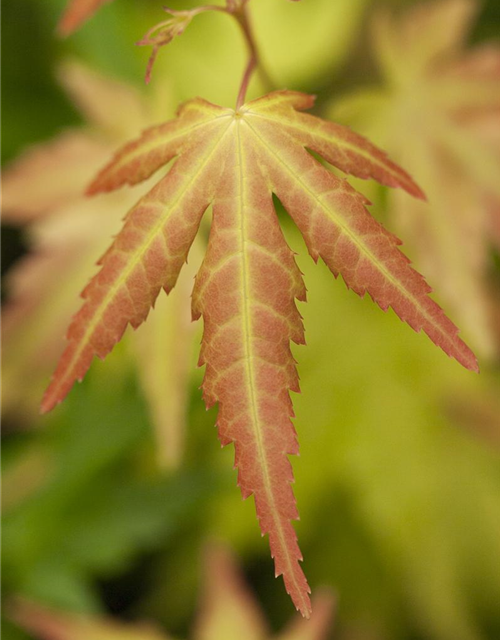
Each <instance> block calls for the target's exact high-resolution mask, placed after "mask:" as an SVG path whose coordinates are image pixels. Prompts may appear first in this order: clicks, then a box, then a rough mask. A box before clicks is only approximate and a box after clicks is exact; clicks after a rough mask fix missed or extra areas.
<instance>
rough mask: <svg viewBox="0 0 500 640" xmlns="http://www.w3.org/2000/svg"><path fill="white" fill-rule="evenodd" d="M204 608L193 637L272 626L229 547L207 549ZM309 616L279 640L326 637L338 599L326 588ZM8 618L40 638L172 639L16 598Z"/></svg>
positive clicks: (230, 635) (201, 639)
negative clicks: (246, 582) (310, 617)
mask: <svg viewBox="0 0 500 640" xmlns="http://www.w3.org/2000/svg"><path fill="white" fill-rule="evenodd" d="M204 565H205V566H204V574H205V575H204V583H205V584H204V586H203V589H202V592H201V596H200V600H201V606H200V609H199V612H198V616H197V620H196V621H195V623H194V625H193V626H194V629H193V632H192V633H191V634H190V637H191V638H193V640H234V638H235V637H239V638H241V640H265V639H266V638H270V637H271V636H270V633H269V630H268V625H267V622H266V620H265V619H264V616H263V613H262V611H261V610H260V607H259V605H258V604H257V602H256V601H255V598H254V596H253V594H252V592H251V591H250V589H249V588H248V587H247V585H246V584H245V582H244V580H243V576H242V575H241V572H240V570H239V569H238V567H237V565H236V562H235V560H234V559H233V557H232V556H231V554H230V553H229V552H228V550H227V549H225V548H224V547H220V546H215V545H212V546H211V547H209V548H208V549H207V551H206V553H205V562H204ZM315 604H316V605H317V613H315V615H314V617H313V618H312V619H311V620H307V621H305V620H303V619H302V620H297V619H295V620H292V621H291V622H290V623H289V624H288V626H287V627H286V628H285V629H284V630H283V631H282V632H281V633H279V634H278V635H275V634H273V636H272V637H273V638H275V639H276V640H324V639H326V637H327V633H328V631H329V629H331V627H332V626H333V608H334V598H333V596H332V594H331V593H330V592H329V591H328V590H324V591H323V593H321V594H320V595H319V596H318V597H317V598H316V603H315ZM7 609H8V612H9V617H11V618H12V619H13V620H15V621H16V622H17V623H18V624H19V625H21V626H22V627H24V628H25V629H27V630H29V631H31V632H33V633H35V634H36V636H37V637H38V638H40V640H168V639H169V638H170V637H171V636H167V635H166V634H165V633H164V632H163V631H161V630H160V629H157V628H155V627H154V626H153V625H151V624H148V623H135V624H124V623H119V622H118V621H116V620H112V619H105V618H98V617H91V616H82V615H77V614H75V613H70V612H64V611H57V610H51V609H49V608H47V607H44V606H41V605H39V604H37V603H35V602H32V601H28V600H23V599H18V600H15V599H14V600H13V601H12V602H10V603H8V605H7Z"/></svg>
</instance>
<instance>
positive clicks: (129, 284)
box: [42, 91, 477, 616]
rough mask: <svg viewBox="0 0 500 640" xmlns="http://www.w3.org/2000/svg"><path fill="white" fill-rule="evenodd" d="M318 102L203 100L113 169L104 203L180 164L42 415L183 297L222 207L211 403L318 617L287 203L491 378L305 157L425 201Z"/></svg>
mask: <svg viewBox="0 0 500 640" xmlns="http://www.w3.org/2000/svg"><path fill="white" fill-rule="evenodd" d="M311 100H312V99H311V98H310V97H309V96H306V95H304V94H298V93H294V92H287V91H283V92H276V93H273V94H270V95H269V96H266V97H264V98H261V99H259V100H256V101H254V102H250V103H248V104H246V105H244V106H243V107H242V108H241V109H240V110H238V111H236V112H235V111H233V110H232V109H223V108H222V107H217V106H215V105H211V104H209V103H207V102H204V101H202V100H199V99H198V100H195V101H192V102H191V103H188V104H187V105H186V106H184V108H183V109H182V110H181V112H180V114H179V117H178V119H177V120H175V121H173V122H170V123H167V124H165V125H161V126H160V127H155V128H153V129H150V130H149V131H147V132H145V133H144V134H143V136H142V137H141V138H140V139H139V140H138V141H136V142H132V143H130V144H129V145H127V146H126V147H125V148H124V149H123V150H122V151H121V152H119V153H118V154H117V156H116V157H115V159H114V160H112V162H111V163H110V164H109V165H108V166H107V167H106V168H105V169H104V170H103V171H102V172H101V174H100V175H99V176H98V178H97V179H96V181H95V182H94V183H93V185H92V186H91V188H90V192H92V193H94V192H97V191H107V190H110V189H114V188H116V187H118V186H120V185H122V184H125V183H131V184H133V183H135V182H137V181H139V180H143V179H145V178H146V177H149V176H150V175H152V173H154V172H155V171H156V170H158V169H159V168H160V166H162V165H163V164H164V163H166V162H169V161H170V160H171V159H173V157H174V156H178V157H177V160H176V161H175V163H174V164H173V166H172V167H171V168H170V170H169V172H168V173H167V175H166V177H164V178H162V179H161V180H160V182H159V183H158V185H157V186H156V187H155V188H153V190H152V191H151V192H150V193H149V194H148V195H146V196H145V197H144V198H142V200H140V201H139V203H138V204H137V205H136V206H135V207H134V208H133V209H132V211H131V212H130V213H129V214H128V216H127V218H126V223H125V226H124V228H123V231H122V232H121V233H120V235H119V236H118V237H117V238H116V240H115V242H114V243H113V245H112V246H111V249H110V250H109V251H108V253H106V254H105V256H104V257H103V259H102V260H101V266H102V268H101V271H100V272H99V274H98V275H97V276H96V277H95V278H94V279H93V280H92V281H91V283H90V284H89V286H88V287H87V288H86V289H85V291H84V293H83V297H84V298H85V304H84V306H83V307H82V309H81V310H80V312H79V313H78V314H77V315H76V316H75V318H74V320H73V322H72V324H71V326H70V329H69V333H68V338H69V345H68V348H67V350H66V352H65V354H64V355H63V357H62V359H61V361H60V363H59V366H58V368H57V370H56V373H55V375H54V378H53V381H52V383H51V385H50V387H49V389H48V390H47V393H46V396H45V398H44V401H43V406H42V408H43V410H49V409H50V408H52V407H53V406H54V405H55V404H56V403H57V402H59V401H61V400H62V399H63V397H64V396H65V395H66V393H67V392H68V391H69V389H70V387H71V385H72V384H73V382H74V381H75V380H76V379H81V377H82V376H83V375H84V373H85V371H86V370H87V368H88V367H89V365H90V362H91V360H92V357H93V355H98V356H100V357H101V358H102V357H104V356H105V355H106V354H107V353H108V352H109V351H110V350H111V349H112V347H113V345H114V344H115V343H116V342H117V341H118V340H119V339H120V337H121V335H122V333H123V331H124V330H125V328H126V326H127V324H131V325H132V326H133V327H137V326H138V325H139V324H140V323H141V322H142V321H143V320H144V319H145V318H146V316H147V314H148V311H149V308H150V307H151V306H152V305H153V303H154V301H155V298H156V296H157V294H158V292H159V290H160V288H161V287H163V288H165V290H166V291H167V292H168V291H169V290H170V289H171V288H172V287H173V286H174V284H175V281H176V279H177V276H178V274H179V270H180V269H181V266H182V264H183V262H184V261H185V260H186V257H187V253H188V251H189V247H190V245H191V243H192V241H193V239H194V236H195V234H196V231H197V229H198V225H199V223H200V220H201V216H202V215H203V212H204V211H205V209H206V208H207V207H208V206H209V205H210V204H213V222H212V228H211V232H210V240H209V246H208V250H207V254H206V257H205V259H204V262H203V264H202V267H201V268H200V271H199V273H198V276H197V279H196V284H195V289H194V293H193V315H194V317H198V316H200V315H202V316H203V320H204V337H203V344H202V351H201V357H200V363H201V364H204V365H206V371H205V380H204V383H203V391H204V398H205V401H206V403H207V405H209V406H210V405H212V404H214V403H216V402H218V403H219V417H218V428H219V437H220V440H221V442H222V444H223V445H225V444H228V443H230V442H233V443H234V445H235V452H236V466H237V467H238V470H239V475H238V484H239V486H240V488H241V491H242V494H243V496H244V497H248V496H250V495H252V494H253V495H254V498H255V504H256V510H257V515H258V518H259V522H260V526H261V530H262V532H263V533H267V534H269V539H270V546H271V553H272V555H273V557H274V559H275V565H276V574H277V575H283V578H284V582H285V585H286V589H287V591H288V592H289V593H290V595H291V597H292V599H293V602H294V604H295V606H296V607H297V608H298V609H299V610H300V611H301V612H302V614H303V615H304V616H308V615H309V613H310V601H309V587H308V584H307V581H306V579H305V577H304V574H303V572H302V569H301V567H300V561H301V560H302V556H301V553H300V550H299V547H298V545H297V538H296V534H295V531H294V529H293V527H292V524H291V521H292V520H294V519H296V518H297V517H298V515H297V509H296V505H295V499H294V497H293V493H292V490H291V486H290V485H291V482H292V480H293V476H292V469H291V466H290V463H289V460H288V455H289V454H296V453H297V452H298V444H297V437H296V433H295V430H294V427H293V425H292V423H291V418H292V417H293V410H292V404H291V400H290V397H289V391H290V390H292V391H298V389H299V387H298V377H297V373H296V371H295V366H294V364H295V363H294V360H293V357H292V354H291V351H290V341H291V340H292V341H294V342H296V343H299V344H300V343H303V342H304V337H303V328H302V320H301V317H300V315H299V313H298V311H297V308H296V305H295V299H298V300H305V288H304V284H303V282H302V278H301V274H300V272H299V270H298V268H297V266H296V264H295V261H294V258H293V255H292V253H291V251H290V249H289V248H288V246H287V245H286V243H285V240H284V238H283V235H282V233H281V230H280V227H279V224H278V220H277V218H276V215H275V212H274V208H273V201H272V195H273V193H275V194H276V195H277V196H278V197H279V198H280V199H281V200H282V202H283V204H284V205H285V207H286V208H287V209H288V211H289V213H290V215H291V216H292V217H293V218H294V220H295V221H296V223H297V225H298V227H299V228H300V230H301V231H302V233H303V235H304V237H305V240H306V243H307V246H308V248H309V251H310V253H311V255H312V256H313V258H315V259H317V258H318V257H322V258H323V259H324V261H325V262H326V263H327V264H328V266H329V267H330V269H331V270H332V272H333V273H334V274H335V275H338V274H339V273H340V274H342V276H343V278H344V280H345V282H346V283H347V285H348V287H350V288H352V289H354V291H356V292H357V293H358V294H360V295H364V294H365V293H366V292H368V293H369V294H370V295H371V296H372V298H373V299H374V300H375V301H376V302H377V303H378V304H379V306H380V307H381V308H382V309H384V310H386V309H388V308H389V307H392V308H393V309H394V310H395V311H396V313H397V314H398V315H399V316H400V317H401V318H402V319H403V320H405V321H406V322H407V323H408V324H410V326H412V327H413V328H414V329H415V330H416V331H420V330H422V329H423V330H424V331H425V332H426V333H427V334H428V335H429V337H430V338H431V339H432V340H433V341H434V342H435V343H436V344H437V345H438V346H440V347H441V348H442V349H443V350H444V351H445V352H446V353H448V354H449V355H450V356H453V357H455V358H456V359H457V360H458V361H459V362H461V363H462V364H463V365H464V366H465V367H467V368H469V369H476V368H477V363H476V360H475V357H474V355H473V354H472V352H471V351H470V350H469V349H468V347H467V346H466V345H465V344H464V343H463V342H462V341H461V340H460V338H459V337H458V335H457V333H458V331H457V329H456V327H455V326H454V325H453V323H452V322H451V321H450V320H448V318H447V317H446V316H445V314H444V313H443V311H442V310H441V309H440V307H439V306H438V305H437V304H436V303H435V302H433V301H432V300H431V298H429V296H428V294H429V292H430V289H429V287H428V285H427V284H426V283H425V281H424V279H423V278H422V276H420V275H419V274H417V272H416V271H414V270H413V269H412V268H411V267H410V266H409V261H408V259H407V258H405V256H404V255H403V254H402V253H401V252H400V251H399V249H398V245H399V244H400V242H399V240H397V238H395V237H394V236H393V235H392V234H391V233H389V232H387V231H385V230H384V229H383V228H382V226H381V225H380V224H379V223H378V222H376V221H375V220H374V219H373V218H372V217H371V216H370V215H369V214H368V212H367V210H366V208H365V205H366V204H367V202H366V200H365V198H364V197H363V196H361V195H360V194H358V193H357V192H355V191H354V190H353V189H352V187H350V186H349V185H348V184H347V182H346V181H345V180H342V179H339V178H338V177H336V176H335V175H334V174H333V173H331V172H330V171H329V170H328V169H326V168H325V167H323V166H322V165H321V164H320V163H319V162H318V161H316V160H315V159H314V158H313V157H312V156H311V154H310V153H309V152H308V151H307V148H310V149H313V150H315V151H317V152H318V153H321V155H323V157H325V158H326V159H327V160H328V161H329V162H331V163H332V164H335V165H337V166H338V167H339V168H341V169H344V170H345V171H348V172H350V173H353V174H355V175H358V176H362V177H369V176H373V177H376V178H377V179H378V180H379V181H380V182H382V183H385V184H388V185H391V186H400V187H402V188H404V189H405V190H406V191H408V192H409V193H411V194H413V195H415V196H418V197H421V196H422V192H421V191H420V190H419V188H418V187H417V186H416V185H415V183H414V182H413V181H412V179H411V178H410V177H409V176H408V175H407V174H406V173H405V172H404V171H402V170H401V169H400V168H399V167H397V166H396V165H394V164H393V163H392V162H390V161H389V160H388V158H387V157H386V156H385V154H384V153H383V152H381V151H380V150H378V149H376V148H375V147H374V146H373V145H371V144H370V143H368V142H367V141H365V140H364V139H363V138H361V137H359V136H356V135H355V134H353V133H351V132H350V131H348V130H346V129H344V128H342V127H337V126H335V125H330V124H327V123H324V122H323V121H321V120H319V119H317V118H313V117H312V116H302V115H300V114H297V113H296V110H297V109H303V108H307V107H308V106H310V105H311Z"/></svg>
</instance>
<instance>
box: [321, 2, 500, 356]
mask: <svg viewBox="0 0 500 640" xmlns="http://www.w3.org/2000/svg"><path fill="white" fill-rule="evenodd" d="M477 9H478V3H476V2H475V1H474V0H440V1H437V2H430V3H425V4H421V5H417V6H415V7H414V8H412V9H410V10H409V11H408V13H407V14H403V15H402V16H401V17H400V18H398V19H396V18H390V17H389V16H387V15H385V14H384V15H379V16H378V17H377V20H375V52H376V53H377V54H378V58H379V63H380V66H381V68H382V71H383V73H384V77H385V85H384V87H383V89H380V90H379V91H378V92H377V91H374V90H370V91H369V92H360V93H359V94H357V95H355V96H353V98H351V99H350V98H347V99H346V100H345V101H343V102H341V104H340V105H337V106H333V107H332V109H331V113H332V114H335V117H337V118H340V119H348V120H350V121H351V122H352V123H353V124H355V126H356V127H357V128H362V130H364V131H365V132H367V133H369V134H370V136H371V137H372V138H373V139H375V140H376V141H377V142H378V143H379V144H381V146H383V147H384V148H386V149H388V150H389V152H390V153H391V154H393V155H394V157H396V158H397V159H398V160H399V161H400V162H402V163H404V166H407V167H408V168H410V169H411V171H412V173H413V175H415V176H416V178H417V179H418V181H419V182H420V184H422V186H423V188H424V190H425V192H426V194H427V196H428V201H429V202H428V204H427V203H422V202H410V201H408V200H407V199H404V198H401V197H400V195H399V194H391V195H389V204H390V207H389V208H390V211H391V212H392V215H393V216H394V218H395V221H396V222H397V224H398V225H399V227H400V230H401V231H400V232H401V234H402V235H403V237H405V238H406V237H407V238H409V240H410V242H412V243H413V246H414V248H415V249H416V251H417V255H418V260H419V264H420V265H421V269H422V270H423V272H424V273H426V274H428V275H429V277H431V276H432V277H433V278H439V279H440V281H442V283H443V287H442V294H443V297H444V299H445V300H446V301H447V303H448V304H449V305H450V308H451V309H453V311H454V313H455V314H456V317H457V319H458V320H459V322H460V324H461V326H463V327H464V330H465V331H466V334H467V335H469V336H471V340H472V341H473V344H475V345H476V346H477V348H478V349H479V350H480V352H481V353H482V354H484V355H487V356H488V355H489V356H492V355H494V354H495V353H498V343H497V341H496V338H495V334H494V329H493V318H492V301H491V299H490V296H489V291H488V285H487V282H486V275H487V271H488V268H489V266H490V262H489V245H490V243H491V242H492V239H493V238H494V232H493V233H492V229H495V228H498V225H499V222H498V216H499V211H500V206H499V205H498V203H499V202H500V181H499V178H498V177H499V176H500V46H498V45H495V44H486V45H478V46H476V47H475V48H472V49H469V50H466V49H465V42H464V41H465V37H466V35H467V33H468V31H469V30H470V27H471V22H472V19H473V17H474V16H475V14H476V13H477Z"/></svg>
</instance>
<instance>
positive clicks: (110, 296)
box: [56, 123, 231, 389]
mask: <svg viewBox="0 0 500 640" xmlns="http://www.w3.org/2000/svg"><path fill="white" fill-rule="evenodd" d="M230 124H231V123H229V124H228V126H227V127H226V129H225V131H224V132H223V133H222V134H221V136H220V138H218V139H217V141H216V143H215V145H213V146H212V147H211V149H210V152H209V153H208V154H207V156H206V157H205V160H204V161H203V162H202V163H201V165H200V166H199V168H198V170H197V171H196V172H195V173H194V174H193V175H192V176H191V178H190V180H189V181H188V183H187V184H186V185H185V188H184V189H183V190H181V191H179V192H178V194H177V197H176V198H175V200H174V201H173V203H169V209H168V210H169V211H170V212H171V211H173V210H174V209H175V207H176V205H177V203H178V202H179V200H180V199H181V198H182V196H183V195H184V193H185V192H186V191H187V190H188V189H189V187H190V185H191V184H192V183H193V182H195V181H196V179H197V178H198V176H199V175H200V173H201V172H202V171H203V169H204V168H205V167H206V165H207V164H208V163H209V162H210V160H211V158H212V156H213V154H214V153H215V152H216V150H217V147H218V146H219V144H220V143H221V142H222V140H223V138H224V137H225V134H226V133H227V131H228V129H229V126H230ZM166 219H167V217H166V216H163V217H162V218H160V219H159V220H158V222H157V223H156V224H155V225H154V227H153V228H152V229H151V231H150V233H149V234H148V236H147V239H146V242H145V243H144V244H143V245H141V248H140V250H139V251H137V253H136V255H135V256H134V258H133V259H131V260H130V261H129V262H128V263H127V265H126V267H125V269H124V271H123V272H122V273H121V274H120V277H119V278H118V279H117V280H115V282H114V283H113V285H112V286H111V287H110V289H109V291H108V293H107V294H106V296H105V297H104V298H103V300H102V302H101V304H100V305H99V306H98V308H97V309H96V311H95V313H94V315H93V317H92V320H91V321H90V323H89V325H88V327H87V329H86V330H85V333H84V335H83V336H82V338H81V339H80V340H79V344H80V346H79V348H77V349H76V351H75V353H74V355H73V358H72V359H71V361H70V363H69V364H68V365H67V366H66V375H64V376H63V377H62V378H61V379H60V381H59V384H58V385H57V387H56V389H57V388H60V387H61V386H62V385H63V384H64V383H65V382H66V380H67V379H68V378H71V377H72V371H73V368H74V367H75V365H76V363H77V362H78V360H79V358H80V356H81V354H82V352H83V350H84V348H85V346H86V344H87V342H88V340H89V338H90V336H91V335H92V333H93V332H94V330H95V329H96V327H97V325H98V324H99V322H100V321H101V319H102V316H103V313H104V311H105V309H106V308H107V306H108V304H109V303H110V302H111V301H112V299H113V298H114V296H115V295H116V293H117V292H118V289H119V288H120V287H121V286H122V285H123V283H124V282H126V280H127V278H128V277H129V275H130V274H131V273H132V271H133V270H134V269H135V267H136V266H137V264H138V263H139V262H140V261H141V259H142V257H143V256H144V254H145V253H146V252H147V250H148V249H149V248H150V246H151V244H152V242H153V241H154V240H155V239H156V236H157V234H158V232H159V230H160V229H161V227H163V226H164V224H165V222H166ZM95 277H97V276H95ZM127 324H128V323H127Z"/></svg>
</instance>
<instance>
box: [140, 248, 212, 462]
mask: <svg viewBox="0 0 500 640" xmlns="http://www.w3.org/2000/svg"><path fill="white" fill-rule="evenodd" d="M201 244H202V241H201V240H197V241H196V242H195V243H194V245H193V247H192V249H191V252H190V259H189V262H188V265H186V267H185V268H184V270H183V272H182V273H181V275H180V277H179V280H178V282H177V285H176V287H175V289H174V290H173V291H172V292H171V293H170V295H169V296H166V295H160V297H159V298H158V300H157V301H156V305H155V310H154V313H152V314H151V316H150V318H149V320H148V322H147V324H145V325H143V326H142V327H139V328H138V329H137V332H136V334H135V335H134V340H133V341H130V343H131V347H132V349H133V350H134V352H135V358H136V360H137V362H138V363H139V371H138V373H139V376H140V377H141V380H142V388H143V392H144V395H145V397H146V399H147V400H148V403H149V407H150V412H151V415H152V418H153V424H154V426H155V428H156V431H157V434H156V437H157V443H158V459H159V462H160V464H161V465H162V466H163V467H164V468H166V469H172V468H175V467H176V466H177V465H178V464H179V462H180V461H181V459H182V456H183V451H184V438H185V425H186V417H187V416H186V414H187V406H188V396H189V387H190V385H189V381H190V379H191V371H192V366H193V364H194V350H193V349H192V346H193V344H194V342H195V341H194V335H195V333H196V332H197V330H198V327H197V325H195V324H194V323H193V322H192V319H191V311H190V308H191V291H192V288H193V281H194V276H195V274H196V272H197V270H198V268H199V265H200V262H201V256H202V246H201Z"/></svg>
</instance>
